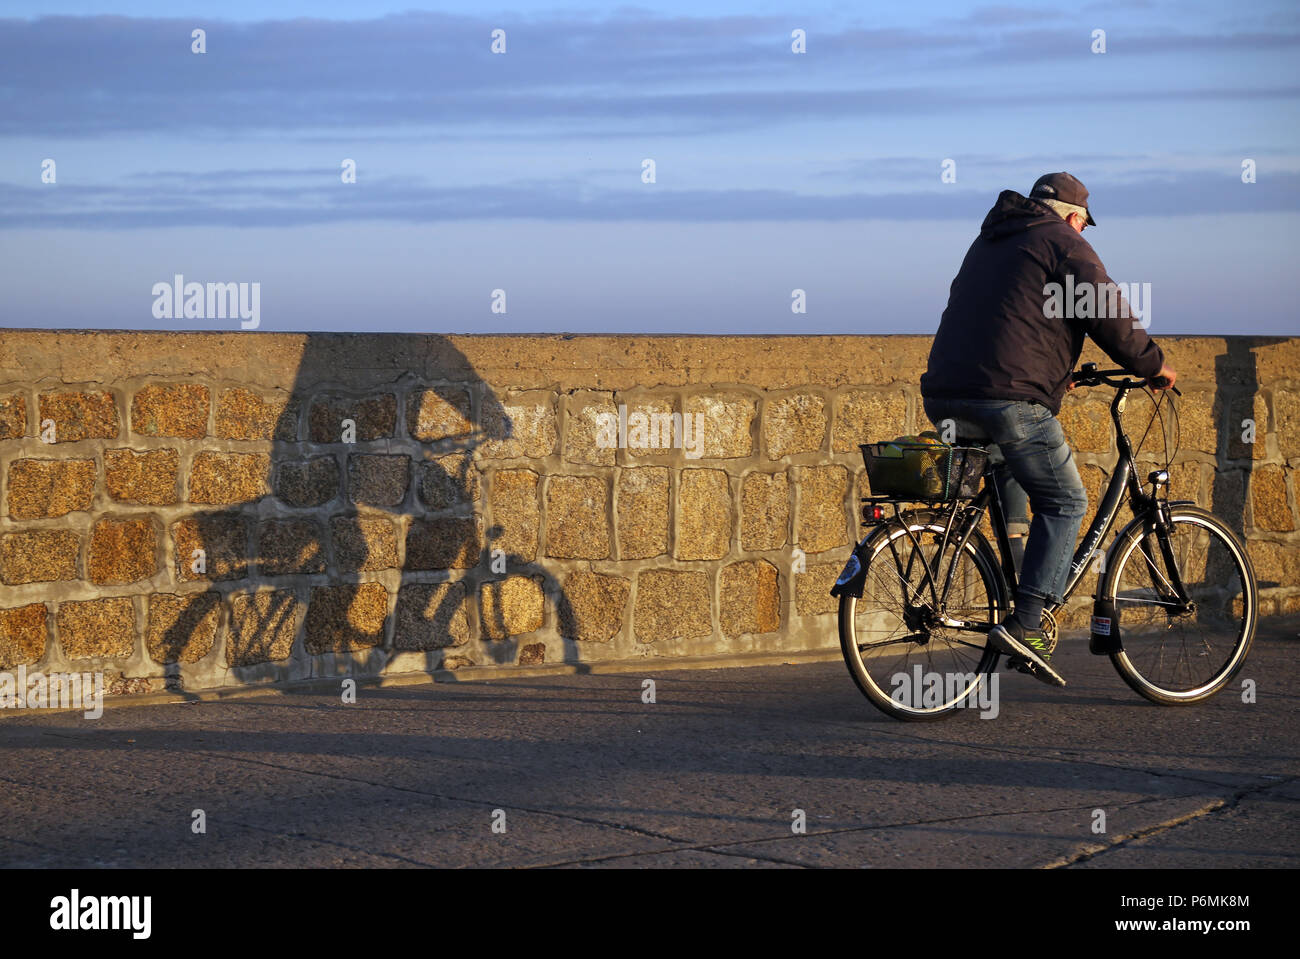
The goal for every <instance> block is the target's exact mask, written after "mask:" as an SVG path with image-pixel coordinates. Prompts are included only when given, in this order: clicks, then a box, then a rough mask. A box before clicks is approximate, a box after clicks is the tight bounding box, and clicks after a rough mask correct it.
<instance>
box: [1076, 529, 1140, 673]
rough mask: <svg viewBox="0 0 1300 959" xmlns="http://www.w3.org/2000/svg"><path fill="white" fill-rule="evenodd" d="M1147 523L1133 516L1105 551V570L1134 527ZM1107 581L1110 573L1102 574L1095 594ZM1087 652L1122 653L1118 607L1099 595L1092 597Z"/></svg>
mask: <svg viewBox="0 0 1300 959" xmlns="http://www.w3.org/2000/svg"><path fill="white" fill-rule="evenodd" d="M1149 522H1150V520H1148V519H1147V518H1146V517H1145V516H1135V517H1133V519H1131V520H1129V522H1128V523H1127V524H1126V525H1125V526H1124V528H1123V529H1122V530H1120V531H1119V534H1118V535H1116V537H1115V538H1114V539H1113V540H1111V543H1110V546H1109V547H1108V548H1107V550H1106V557H1105V559H1104V560H1103V562H1104V563H1105V564H1106V567H1105V568H1106V569H1107V570H1110V569H1111V561H1112V560H1113V559H1114V558H1115V554H1116V553H1118V552H1119V547H1120V544H1121V543H1123V542H1124V540H1125V539H1126V538H1127V537H1128V534H1129V533H1130V532H1131V531H1132V530H1133V529H1134V527H1141V526H1143V525H1144V524H1146V523H1149ZM1109 581H1110V573H1109V572H1106V573H1103V574H1102V577H1101V578H1100V580H1099V581H1098V583H1097V594H1100V593H1101V592H1102V587H1103V586H1109ZM1088 651H1089V652H1090V653H1092V654H1093V655H1094V656H1109V655H1110V654H1111V653H1122V652H1123V651H1124V638H1123V635H1122V634H1121V633H1120V628H1119V607H1118V606H1117V604H1116V603H1115V602H1114V601H1113V600H1109V599H1102V598H1101V597H1100V595H1094V596H1093V601H1092V621H1091V623H1090V624H1089V630H1088Z"/></svg>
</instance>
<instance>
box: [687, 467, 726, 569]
mask: <svg viewBox="0 0 1300 959" xmlns="http://www.w3.org/2000/svg"><path fill="white" fill-rule="evenodd" d="M732 512H733V509H732V503H731V483H730V479H729V477H728V476H727V474H726V473H725V472H723V471H722V470H713V469H686V470H682V471H681V473H680V476H679V480H678V487H677V543H676V546H675V548H674V550H673V555H674V556H676V558H677V559H721V558H722V557H723V556H726V555H727V551H728V550H729V549H730V548H731V530H732V523H733V520H732Z"/></svg>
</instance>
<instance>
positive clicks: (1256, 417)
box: [1179, 393, 1268, 460]
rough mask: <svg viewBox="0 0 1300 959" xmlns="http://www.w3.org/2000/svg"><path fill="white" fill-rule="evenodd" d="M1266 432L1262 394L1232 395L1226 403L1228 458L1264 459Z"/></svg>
mask: <svg viewBox="0 0 1300 959" xmlns="http://www.w3.org/2000/svg"><path fill="white" fill-rule="evenodd" d="M1179 411H1180V412H1181V408H1180V410H1179ZM1267 433H1268V404H1267V403H1266V402H1265V400H1264V394H1263V393H1255V394H1254V395H1253V396H1236V397H1233V398H1232V401H1231V402H1230V403H1229V404H1228V459H1230V460H1239V459H1253V460H1262V459H1264V458H1265V457H1267V456H1268V443H1267V441H1266V436H1267Z"/></svg>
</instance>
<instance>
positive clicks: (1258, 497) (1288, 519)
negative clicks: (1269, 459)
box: [1250, 464, 1300, 586]
mask: <svg viewBox="0 0 1300 959" xmlns="http://www.w3.org/2000/svg"><path fill="white" fill-rule="evenodd" d="M1288 472H1290V470H1284V469H1283V467H1281V466H1273V465H1266V464H1261V465H1259V466H1256V467H1255V469H1254V470H1253V471H1252V472H1251V474H1250V501H1251V506H1252V508H1253V509H1254V516H1255V527H1256V528H1257V529H1266V530H1273V531H1275V532H1281V533H1285V532H1290V531H1291V530H1293V529H1295V517H1294V516H1293V515H1292V513H1291V504H1290V502H1288V500H1287V496H1286V474H1287V473H1288ZM1291 585H1296V586H1300V583H1294V584H1291Z"/></svg>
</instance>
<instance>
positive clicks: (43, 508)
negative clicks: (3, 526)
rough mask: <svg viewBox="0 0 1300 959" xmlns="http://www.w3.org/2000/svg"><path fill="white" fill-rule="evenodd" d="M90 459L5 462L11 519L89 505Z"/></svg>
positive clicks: (58, 513)
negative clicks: (7, 463) (7, 472)
mask: <svg viewBox="0 0 1300 959" xmlns="http://www.w3.org/2000/svg"><path fill="white" fill-rule="evenodd" d="M98 472H99V471H98V469H97V468H96V466H95V461H94V460H37V459H18V460H14V461H13V462H11V463H10V464H9V494H8V502H9V516H10V518H11V519H49V518H51V517H54V516H63V515H65V514H67V513H75V512H79V511H81V510H88V509H90V504H91V501H92V499H93V498H94V495H95V477H96V475H97V474H98Z"/></svg>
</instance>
